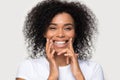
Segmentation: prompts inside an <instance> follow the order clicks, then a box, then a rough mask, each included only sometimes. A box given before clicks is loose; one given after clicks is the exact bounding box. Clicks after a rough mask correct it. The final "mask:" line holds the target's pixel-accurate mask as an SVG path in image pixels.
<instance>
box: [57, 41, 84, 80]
mask: <svg viewBox="0 0 120 80" xmlns="http://www.w3.org/2000/svg"><path fill="white" fill-rule="evenodd" d="M64 53H66V54H64ZM61 54H64V56H66V63H67V64H69V63H70V65H71V71H72V73H73V75H74V77H75V78H76V80H84V76H83V74H82V72H81V69H80V67H79V63H78V54H76V53H75V52H74V50H73V46H72V39H70V40H69V46H68V48H67V49H64V50H62V51H61V52H59V53H58V55H61Z"/></svg>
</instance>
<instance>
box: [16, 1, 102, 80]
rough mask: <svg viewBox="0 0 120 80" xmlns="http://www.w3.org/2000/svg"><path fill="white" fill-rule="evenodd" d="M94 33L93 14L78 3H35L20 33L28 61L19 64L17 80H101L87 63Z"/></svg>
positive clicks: (94, 67)
mask: <svg viewBox="0 0 120 80" xmlns="http://www.w3.org/2000/svg"><path fill="white" fill-rule="evenodd" d="M96 30H97V29H96V23H95V16H94V14H93V13H92V12H91V10H90V9H88V8H87V7H86V6H85V5H83V4H81V3H79V2H67V1H60V0H44V1H42V2H40V3H38V4H37V5H36V6H35V7H34V8H33V9H32V10H31V12H30V13H29V14H28V16H27V18H26V21H25V27H24V30H23V32H24V35H25V38H26V41H27V42H28V49H29V50H31V52H32V53H31V54H30V57H31V59H28V60H26V61H25V62H23V63H22V64H20V66H19V68H18V73H17V78H16V80H104V78H103V72H102V68H101V66H100V65H99V64H96V63H94V62H92V61H90V60H89V59H90V56H91V50H92V38H93V35H94V34H95V33H96Z"/></svg>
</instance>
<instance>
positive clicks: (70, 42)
mask: <svg viewBox="0 0 120 80" xmlns="http://www.w3.org/2000/svg"><path fill="white" fill-rule="evenodd" d="M72 44H73V43H72V38H70V39H69V48H70V49H71V50H72V49H73V45H72Z"/></svg>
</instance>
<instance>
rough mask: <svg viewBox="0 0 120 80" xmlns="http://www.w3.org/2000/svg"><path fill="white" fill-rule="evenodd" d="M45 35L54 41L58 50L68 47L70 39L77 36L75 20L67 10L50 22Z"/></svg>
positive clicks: (54, 46) (54, 45)
mask: <svg viewBox="0 0 120 80" xmlns="http://www.w3.org/2000/svg"><path fill="white" fill-rule="evenodd" d="M44 36H45V38H46V39H49V40H52V41H53V48H54V49H55V51H56V52H59V51H61V50H62V49H65V48H67V47H68V45H69V40H70V39H71V38H72V40H74V38H75V28H74V20H73V18H72V17H71V15H69V14H68V13H65V12H63V13H59V14H57V15H56V16H55V17H54V18H53V19H52V21H51V22H50V25H49V26H48V28H47V31H46V33H45V35H44Z"/></svg>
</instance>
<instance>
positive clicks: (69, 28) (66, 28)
mask: <svg viewBox="0 0 120 80" xmlns="http://www.w3.org/2000/svg"><path fill="white" fill-rule="evenodd" d="M72 29H73V27H65V28H64V30H67V31H70V30H72Z"/></svg>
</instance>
